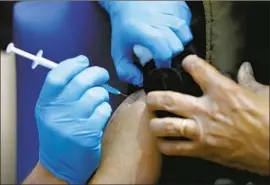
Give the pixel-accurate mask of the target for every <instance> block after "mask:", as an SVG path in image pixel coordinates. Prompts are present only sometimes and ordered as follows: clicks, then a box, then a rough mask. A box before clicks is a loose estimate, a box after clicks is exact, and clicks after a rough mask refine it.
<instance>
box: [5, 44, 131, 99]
mask: <svg viewBox="0 0 270 185" xmlns="http://www.w3.org/2000/svg"><path fill="white" fill-rule="evenodd" d="M6 52H7V53H11V52H13V53H15V54H17V55H20V56H22V57H25V58H27V59H29V60H32V61H33V63H32V66H31V67H32V69H35V68H36V67H37V66H38V65H41V66H43V67H46V68H49V69H53V68H55V67H57V65H58V64H57V63H55V62H53V61H51V60H48V59H46V58H43V57H42V55H43V51H42V50H40V51H39V52H38V53H37V55H33V54H31V53H28V52H26V51H24V50H21V49H19V48H16V47H15V46H14V44H13V43H10V44H9V45H8V46H7V49H6ZM103 87H104V88H105V89H106V90H107V91H108V92H110V93H112V94H115V95H123V96H127V95H126V94H123V93H121V92H120V91H119V90H118V89H116V88H114V87H112V86H110V85H108V84H104V85H103Z"/></svg>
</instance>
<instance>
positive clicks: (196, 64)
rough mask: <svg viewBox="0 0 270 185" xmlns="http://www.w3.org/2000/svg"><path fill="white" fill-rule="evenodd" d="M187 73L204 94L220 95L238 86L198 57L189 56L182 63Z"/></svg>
mask: <svg viewBox="0 0 270 185" xmlns="http://www.w3.org/2000/svg"><path fill="white" fill-rule="evenodd" d="M182 65H183V67H184V69H185V71H187V72H188V73H189V74H190V75H191V76H192V78H193V79H194V80H195V81H196V82H197V84H198V85H199V86H200V87H201V89H202V90H203V91H204V92H208V93H209V92H211V93H213V92H214V93H220V91H222V90H226V89H231V88H232V87H233V86H235V85H236V84H235V83H234V82H233V81H232V80H231V79H229V78H227V77H226V76H224V75H222V74H221V73H220V72H219V71H218V70H217V69H215V68H214V67H213V66H211V65H210V64H209V63H207V62H206V61H205V60H203V59H201V58H199V57H197V56H196V55H189V56H187V57H186V58H185V59H184V60H183V63H182Z"/></svg>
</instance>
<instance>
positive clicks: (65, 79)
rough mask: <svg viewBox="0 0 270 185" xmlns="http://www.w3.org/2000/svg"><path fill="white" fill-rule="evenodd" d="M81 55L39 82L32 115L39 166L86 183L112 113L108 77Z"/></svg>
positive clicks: (72, 180)
mask: <svg viewBox="0 0 270 185" xmlns="http://www.w3.org/2000/svg"><path fill="white" fill-rule="evenodd" d="M88 65H89V61H88V59H87V58H86V57H85V56H78V57H76V58H73V59H68V60H65V61H63V62H61V63H60V64H59V65H58V66H57V67H56V68H55V69H53V70H51V71H50V72H49V73H48V75H47V78H46V80H45V82H44V85H43V88H42V90H41V93H40V96H39V99H38V102H37V104H36V109H35V115H36V120H37V125H38V132H39V142H40V143H39V145H40V146H39V158H40V162H41V164H42V165H43V167H44V168H46V169H47V170H49V171H50V172H51V173H52V174H53V175H54V176H56V177H57V178H59V179H63V180H65V181H67V182H69V183H71V184H83V183H86V182H87V180H88V178H89V177H90V176H91V175H92V173H93V172H94V171H95V169H96V168H97V166H98V164H99V159H100V151H101V138H102V135H103V129H104V127H105V126H106V123H107V121H108V119H109V117H110V115H111V112H112V109H111V106H110V105H109V103H108V101H109V94H108V92H107V91H106V90H105V89H104V88H103V87H100V85H102V84H104V83H106V82H107V81H108V80H109V74H108V72H107V71H106V70H105V69H103V68H100V67H88Z"/></svg>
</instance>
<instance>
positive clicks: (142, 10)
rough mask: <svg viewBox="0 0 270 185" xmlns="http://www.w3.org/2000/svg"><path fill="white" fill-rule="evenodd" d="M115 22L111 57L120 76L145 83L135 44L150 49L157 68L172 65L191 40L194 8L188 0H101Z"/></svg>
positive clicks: (132, 81)
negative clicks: (136, 59) (190, 6)
mask: <svg viewBox="0 0 270 185" xmlns="http://www.w3.org/2000/svg"><path fill="white" fill-rule="evenodd" d="M100 4H101V5H102V6H103V7H104V8H105V9H106V10H107V12H108V14H109V15H110V19H111V25H112V51H111V54H112V58H113V60H114V63H115V67H116V71H117V74H118V77H119V78H120V79H121V80H123V81H127V82H129V83H132V84H134V85H140V86H141V85H142V82H143V76H142V73H141V72H140V70H139V69H138V68H137V67H136V66H135V65H134V64H133V61H132V58H131V57H132V52H133V46H134V45H141V46H144V47H146V48H148V49H149V50H150V52H151V53H152V55H153V58H154V60H155V63H156V66H157V67H162V68H166V67H170V65H171V58H172V56H174V55H176V54H178V53H180V52H181V51H183V45H185V44H187V43H188V42H189V41H191V40H192V34H191V31H190V28H189V25H190V21H191V11H190V9H189V7H188V6H187V4H186V3H185V1H102V2H100Z"/></svg>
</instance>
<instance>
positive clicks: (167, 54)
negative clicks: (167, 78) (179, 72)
mask: <svg viewBox="0 0 270 185" xmlns="http://www.w3.org/2000/svg"><path fill="white" fill-rule="evenodd" d="M130 27H131V28H132V29H129V32H130V33H128V36H129V37H130V40H131V43H130V44H131V45H132V47H133V46H134V45H136V44H138V45H141V46H144V47H146V48H147V49H149V50H150V51H151V53H152V55H153V58H154V60H155V64H156V66H157V67H158V68H168V67H171V58H172V51H171V49H170V48H169V46H168V44H167V41H166V38H165V37H164V36H163V35H162V34H161V33H160V32H159V31H158V30H157V29H156V28H154V27H152V26H149V25H146V24H144V23H136V25H131V26H130ZM134 33H135V34H134Z"/></svg>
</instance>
